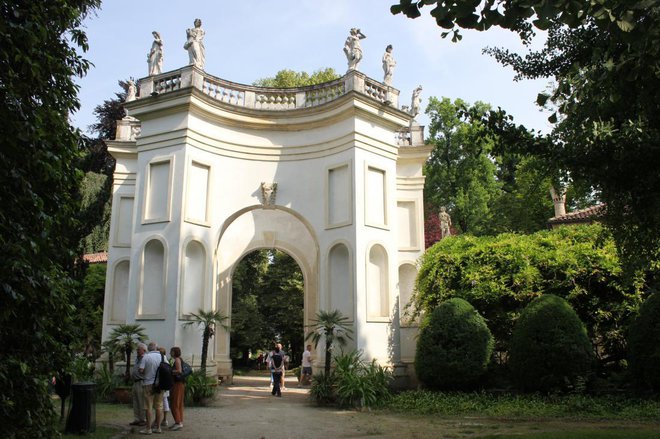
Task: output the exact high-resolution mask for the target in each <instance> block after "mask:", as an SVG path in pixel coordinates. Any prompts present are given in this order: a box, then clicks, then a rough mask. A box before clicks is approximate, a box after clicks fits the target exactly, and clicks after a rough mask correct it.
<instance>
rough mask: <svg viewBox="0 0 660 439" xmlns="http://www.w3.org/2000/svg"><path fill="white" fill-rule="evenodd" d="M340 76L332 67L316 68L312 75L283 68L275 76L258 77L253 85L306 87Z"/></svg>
mask: <svg viewBox="0 0 660 439" xmlns="http://www.w3.org/2000/svg"><path fill="white" fill-rule="evenodd" d="M339 77H340V76H339V75H338V74H337V72H335V69H333V68H332V67H327V68H325V69H319V70H316V71H314V72H313V73H312V74H311V75H310V74H309V73H307V72H296V71H293V70H289V69H283V70H280V71H279V72H277V73H276V74H275V76H273V77H266V78H261V79H257V80H256V81H254V83H253V85H256V86H259V87H274V88H291V87H305V86H307V85H316V84H322V83H324V82H330V81H334V80H335V79H338V78H339Z"/></svg>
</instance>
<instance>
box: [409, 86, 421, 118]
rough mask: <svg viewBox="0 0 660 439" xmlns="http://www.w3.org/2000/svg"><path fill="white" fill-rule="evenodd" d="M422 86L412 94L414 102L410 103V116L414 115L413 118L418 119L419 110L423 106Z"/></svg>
mask: <svg viewBox="0 0 660 439" xmlns="http://www.w3.org/2000/svg"><path fill="white" fill-rule="evenodd" d="M421 94H422V86H421V85H418V86H417V88H416V89H414V90H413V93H412V101H411V103H410V114H411V115H412V117H413V118H415V117H417V115H418V114H419V109H420V108H421V106H422V96H421Z"/></svg>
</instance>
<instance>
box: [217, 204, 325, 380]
mask: <svg viewBox="0 0 660 439" xmlns="http://www.w3.org/2000/svg"><path fill="white" fill-rule="evenodd" d="M263 249H270V250H275V249H277V250H279V251H280V252H282V253H283V254H286V255H288V256H287V257H290V258H291V259H292V260H293V261H292V263H293V262H295V264H297V266H298V267H299V269H300V273H301V274H302V279H303V316H302V320H301V321H302V328H303V329H302V331H301V334H302V336H303V338H304V335H305V328H308V327H309V325H310V323H311V321H312V320H313V319H314V316H315V314H316V312H317V311H318V309H319V305H318V304H319V274H318V273H319V266H318V264H319V247H318V240H317V239H316V236H315V235H314V233H313V231H312V228H311V227H310V226H309V223H308V222H307V221H306V220H305V218H303V217H302V216H301V215H299V214H298V213H297V212H295V211H293V210H291V209H288V208H286V207H280V206H276V207H264V206H252V207H250V208H246V209H243V210H241V211H238V212H236V213H235V214H234V215H232V217H231V218H230V219H229V221H228V222H227V224H226V226H225V227H224V228H223V230H222V233H221V236H220V239H219V242H218V246H217V250H216V261H217V277H216V279H217V284H216V291H217V294H216V306H215V307H216V309H219V310H221V311H224V312H225V313H226V314H227V315H229V316H231V310H232V308H233V303H232V299H233V291H232V285H233V276H234V274H235V273H236V270H237V266H238V265H239V264H240V262H241V261H242V260H243V259H244V258H245V257H246V256H248V255H249V254H250V253H252V252H253V251H255V250H263ZM274 254H277V253H274ZM230 319H231V318H230ZM299 321H300V320H299ZM230 327H231V320H230ZM270 343H271V345H272V340H271V342H270ZM265 347H266V348H268V347H270V346H265ZM230 349H231V342H230V332H229V331H224V330H221V331H219V333H218V335H217V338H216V345H215V354H214V360H215V363H216V364H217V366H218V373H219V375H221V376H225V377H229V376H231V375H232V359H231V352H230Z"/></svg>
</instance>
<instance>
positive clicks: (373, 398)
mask: <svg viewBox="0 0 660 439" xmlns="http://www.w3.org/2000/svg"><path fill="white" fill-rule="evenodd" d="M334 375H335V393H336V399H337V403H338V404H339V406H340V407H351V408H362V407H375V406H378V405H381V404H383V403H384V402H386V401H387V400H388V399H389V397H390V391H389V383H390V380H391V374H390V372H389V370H388V369H387V368H384V367H382V366H380V365H379V364H378V363H376V360H372V361H371V363H365V361H364V360H363V359H362V352H361V351H352V352H349V353H347V354H342V355H339V356H337V357H336V358H335V371H334Z"/></svg>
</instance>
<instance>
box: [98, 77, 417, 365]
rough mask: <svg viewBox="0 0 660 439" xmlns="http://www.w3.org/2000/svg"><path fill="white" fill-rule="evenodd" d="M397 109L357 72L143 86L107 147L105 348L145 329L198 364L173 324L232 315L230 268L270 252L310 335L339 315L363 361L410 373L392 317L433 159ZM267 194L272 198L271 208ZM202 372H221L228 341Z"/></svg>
mask: <svg viewBox="0 0 660 439" xmlns="http://www.w3.org/2000/svg"><path fill="white" fill-rule="evenodd" d="M397 104H398V91H397V90H396V89H393V88H391V87H388V86H386V85H384V84H382V83H380V82H377V81H374V80H371V79H369V78H367V77H366V76H364V75H363V74H362V73H359V72H357V71H353V72H349V73H347V75H346V76H344V77H343V78H340V79H339V80H337V81H334V82H332V83H327V84H322V85H319V86H313V87H306V88H300V89H283V90H277V89H262V88H257V87H250V86H244V85H240V84H235V83H231V82H228V81H223V80H220V79H218V78H214V77H211V76H210V75H208V74H206V73H204V72H203V71H201V70H199V69H197V68H196V67H192V66H189V67H186V68H184V69H180V70H177V71H173V72H167V73H164V74H161V75H157V76H152V77H149V78H144V79H142V80H140V93H139V98H138V99H137V100H135V101H132V102H130V103H128V104H127V105H126V108H127V111H128V113H129V114H130V116H131V118H133V119H131V118H127V119H124V120H123V121H121V122H120V124H119V126H118V130H117V140H114V141H109V142H108V145H109V150H110V152H111V153H112V155H113V156H114V157H115V158H116V159H117V167H116V170H115V180H114V188H113V200H112V205H113V209H112V219H111V236H110V245H109V255H108V276H107V282H106V297H105V308H104V317H103V320H104V325H103V338H104V339H106V338H107V337H108V334H109V333H110V331H111V330H112V328H113V326H114V325H117V324H120V323H134V322H135V323H140V324H141V325H142V326H144V328H145V329H146V333H147V334H148V335H149V337H150V339H154V340H157V341H158V343H159V344H161V345H163V346H168V347H169V346H174V345H178V346H182V347H184V351H185V354H184V357H186V358H190V357H191V356H192V355H193V354H194V355H195V358H196V359H198V358H199V354H200V352H199V351H200V350H201V343H200V339H201V338H200V332H199V331H198V330H196V329H194V328H184V327H183V326H182V325H183V324H184V323H185V322H186V321H187V319H188V316H189V315H190V313H191V312H196V311H197V310H198V309H200V308H203V309H206V310H210V309H218V310H220V311H222V312H223V313H225V314H227V315H230V314H231V300H232V291H231V285H232V273H233V271H234V269H235V267H236V265H237V264H238V263H239V262H240V260H241V258H242V257H243V256H244V255H246V254H247V253H249V252H251V251H253V250H256V249H260V248H277V249H280V250H283V251H285V252H287V253H288V254H290V255H291V256H292V257H293V258H294V259H295V260H296V261H297V262H298V264H299V265H300V268H301V271H302V273H303V276H304V288H305V310H304V320H305V321H304V324H305V326H307V325H309V324H311V323H312V320H313V318H314V316H315V314H316V312H317V311H318V310H320V309H327V310H330V309H339V310H340V311H342V313H343V314H344V315H346V316H347V317H348V318H349V319H350V321H351V322H352V325H353V330H354V335H353V338H354V342H353V347H356V348H359V349H362V350H363V351H364V353H365V357H367V358H369V359H371V358H375V359H377V360H378V361H379V362H380V363H381V364H389V365H393V364H397V365H398V364H400V363H410V362H412V360H413V358H414V334H415V333H416V328H415V327H414V325H413V326H410V325H405V324H404V325H400V323H402V322H400V321H399V313H398V309H400V308H403V307H404V306H405V303H404V302H405V301H407V300H409V298H410V294H411V292H412V282H413V281H414V277H415V276H416V273H417V268H416V265H415V263H416V260H417V259H418V257H419V256H420V255H421V254H422V252H423V251H424V236H423V197H422V190H423V185H424V177H423V175H422V165H423V163H424V162H425V160H426V158H427V157H428V155H429V153H430V149H429V147H426V146H424V145H423V141H422V137H423V136H422V130H421V127H418V126H416V125H415V124H412V128H410V127H411V116H410V115H409V114H408V113H406V112H404V111H401V110H399V109H398V108H397V106H398V105H397ZM138 126H139V127H140V130H139V134H138V130H137V129H136V127H138ZM136 134H138V135H136ZM262 183H265V184H266V186H271V185H273V183H275V184H276V192H275V197H274V200H271V201H272V202H271V201H268V200H265V199H264V195H263V193H262ZM404 323H405V322H404ZM320 354H321V353H319V355H318V357H320V356H321V355H320ZM209 358H210V359H212V360H213V363H212V365H213V364H214V365H215V366H216V367H217V369H216V370H217V372H218V373H219V374H221V375H229V374H230V372H231V361H230V358H229V334H228V333H227V332H225V331H222V330H220V331H218V334H217V335H216V337H214V339H213V340H212V346H211V348H210V352H209Z"/></svg>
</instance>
